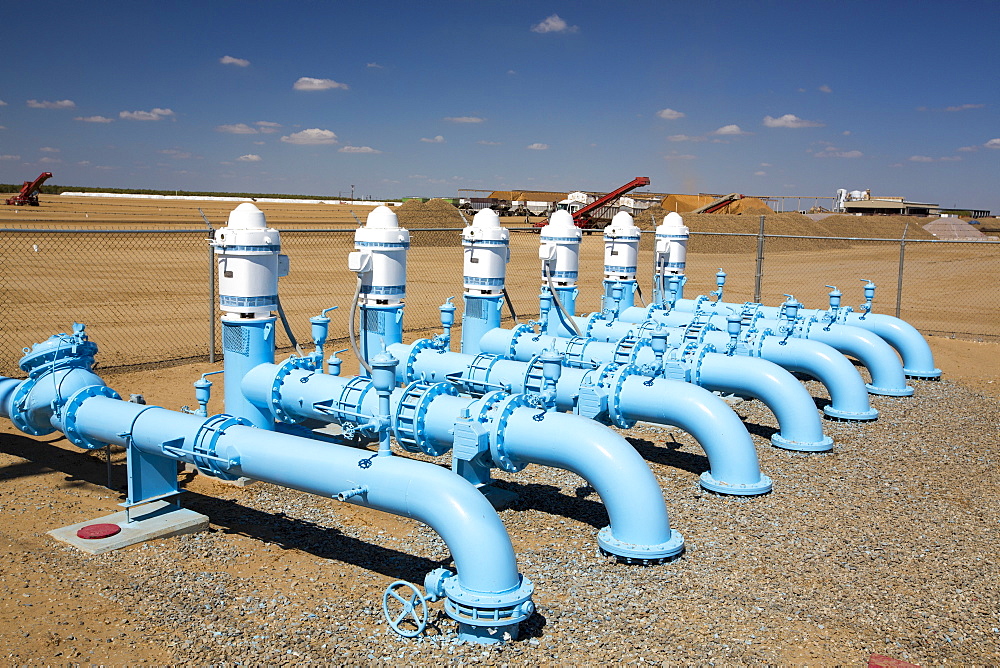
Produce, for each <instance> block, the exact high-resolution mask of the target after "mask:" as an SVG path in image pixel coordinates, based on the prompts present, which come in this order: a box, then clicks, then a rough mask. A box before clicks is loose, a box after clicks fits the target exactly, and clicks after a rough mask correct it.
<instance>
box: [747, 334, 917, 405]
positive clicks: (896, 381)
mask: <svg viewBox="0 0 1000 668" xmlns="http://www.w3.org/2000/svg"><path fill="white" fill-rule="evenodd" d="M763 322H768V323H773V322H776V321H763ZM803 338H807V339H810V340H812V341H820V342H822V343H825V344H827V345H829V346H832V347H833V348H835V349H837V350H838V351H840V352H841V353H843V354H845V355H848V356H850V357H853V358H855V359H856V360H858V361H859V362H861V364H862V365H864V366H865V368H867V369H868V373H869V374H870V375H871V379H872V382H871V383H867V384H866V385H865V387H866V388H868V392H869V393H870V394H880V395H885V396H889V397H908V396H910V395H912V394H913V388H912V387H910V386H908V385H907V384H906V374H904V373H903V365H902V364H901V363H900V361H899V356H897V355H896V351H895V350H893V348H892V346H890V345H889V344H888V343H886V342H885V341H883V340H882V339H881V338H880V337H879V336H878V335H876V334H874V333H872V332H869V331H867V330H864V329H861V328H860V327H854V326H853V325H837V324H832V325H822V326H821V325H820V324H819V323H814V325H813V326H812V327H809V328H808V331H807V332H805V333H804V334H803Z"/></svg>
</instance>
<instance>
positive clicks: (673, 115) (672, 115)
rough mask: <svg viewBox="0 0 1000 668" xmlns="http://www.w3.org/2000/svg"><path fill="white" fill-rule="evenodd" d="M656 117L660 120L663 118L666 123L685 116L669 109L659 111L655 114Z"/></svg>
mask: <svg viewBox="0 0 1000 668" xmlns="http://www.w3.org/2000/svg"><path fill="white" fill-rule="evenodd" d="M656 115H657V116H659V117H660V118H665V119H667V120H668V121H674V120H677V119H678V118H684V116H685V114H684V112H682V111H677V110H676V109H670V108H667V109H660V110H659V111H658V112H656Z"/></svg>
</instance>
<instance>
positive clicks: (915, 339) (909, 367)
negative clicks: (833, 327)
mask: <svg viewBox="0 0 1000 668" xmlns="http://www.w3.org/2000/svg"><path fill="white" fill-rule="evenodd" d="M846 324H848V325H853V326H854V327H861V328H862V329H867V330H868V331H870V332H872V333H874V334H876V335H878V336H879V337H881V338H882V339H884V340H885V342H886V343H888V344H889V345H890V346H892V347H893V348H895V349H896V352H898V353H899V356H900V358H901V359H902V360H903V373H904V374H906V376H907V377H908V378H922V379H925V380H937V379H939V378H941V369H938V368H935V367H934V353H932V352H931V347H930V346H929V345H928V344H927V339H925V338H924V337H923V335H922V334H921V333H920V332H918V331H917V329H916V328H915V327H914V326H913V325H911V324H910V323H908V322H906V321H905V320H901V319H899V318H896V317H893V316H891V315H883V314H881V313H869V314H868V315H866V316H861V315H858V314H857V313H849V314H847V319H846Z"/></svg>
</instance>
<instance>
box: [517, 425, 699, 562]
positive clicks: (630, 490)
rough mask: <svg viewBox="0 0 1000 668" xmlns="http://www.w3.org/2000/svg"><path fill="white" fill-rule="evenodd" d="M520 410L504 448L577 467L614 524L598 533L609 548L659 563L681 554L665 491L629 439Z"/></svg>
mask: <svg viewBox="0 0 1000 668" xmlns="http://www.w3.org/2000/svg"><path fill="white" fill-rule="evenodd" d="M536 414H537V411H536V410H531V409H518V410H516V411H515V412H514V413H513V414H512V415H511V417H510V420H509V421H508V422H507V429H506V434H505V437H504V446H503V447H504V449H505V450H506V452H507V453H508V455H509V456H511V457H513V458H515V459H520V460H522V461H526V462H532V463H535V464H541V465H543V466H552V467H555V468H560V469H565V470H567V471H572V472H574V473H576V474H577V475H579V476H580V477H581V478H583V479H584V480H586V481H587V482H589V483H590V484H591V486H593V488H594V489H595V490H596V491H597V493H598V494H599V495H600V497H601V501H603V502H604V507H605V508H606V509H607V511H608V517H609V518H610V520H611V522H610V525H609V526H607V527H605V528H604V529H602V530H601V531H600V532H599V533H598V537H597V541H598V544H599V545H600V546H601V548H602V549H603V550H605V551H606V552H608V553H610V554H613V555H615V556H617V557H619V558H621V559H622V560H624V561H629V562H631V561H635V562H657V561H663V560H666V559H670V558H672V557H676V556H678V555H679V554H680V553H681V552H683V550H684V538H683V537H682V536H681V534H680V533H678V532H677V531H675V530H673V529H671V528H670V521H669V519H668V517H667V508H666V505H665V503H664V500H663V492H662V491H661V489H660V485H659V483H657V481H656V477H655V476H654V475H653V472H652V471H650V469H649V466H648V465H647V464H646V462H645V461H644V460H643V459H642V457H641V456H639V453H638V452H636V451H635V448H633V447H632V446H631V445H629V442H628V441H626V440H625V439H624V438H622V437H621V436H619V435H618V434H616V433H615V432H613V431H611V430H610V429H608V428H607V427H604V426H603V425H599V424H597V423H595V422H592V421H590V420H587V419H585V418H582V417H580V416H577V415H567V414H564V413H545V414H544V418H543V419H542V420H541V421H540V422H539V421H536V420H534V419H533V418H534V416H535V415H536Z"/></svg>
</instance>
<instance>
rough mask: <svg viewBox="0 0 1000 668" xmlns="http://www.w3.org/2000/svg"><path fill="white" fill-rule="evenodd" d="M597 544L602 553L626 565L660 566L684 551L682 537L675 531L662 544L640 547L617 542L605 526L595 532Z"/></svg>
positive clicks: (608, 527)
mask: <svg viewBox="0 0 1000 668" xmlns="http://www.w3.org/2000/svg"><path fill="white" fill-rule="evenodd" d="M597 544H598V545H599V546H600V548H601V549H602V550H603V551H604V552H606V553H608V554H611V555H614V556H615V557H617V558H618V560H619V561H622V562H625V563H627V564H642V565H652V564H661V563H663V562H664V561H668V560H670V559H673V558H675V557H678V556H680V554H681V553H682V552H683V551H684V537H683V536H681V534H680V532H678V531H677V530H676V529H671V530H670V538H668V539H667V540H665V541H663V542H662V543H657V544H656V545H640V544H638V543H626V542H625V541H621V540H618V539H617V538H615V537H614V536H613V535H612V533H611V527H610V526H606V527H604V528H603V529H601V530H600V531H598V532H597Z"/></svg>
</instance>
